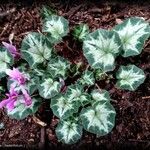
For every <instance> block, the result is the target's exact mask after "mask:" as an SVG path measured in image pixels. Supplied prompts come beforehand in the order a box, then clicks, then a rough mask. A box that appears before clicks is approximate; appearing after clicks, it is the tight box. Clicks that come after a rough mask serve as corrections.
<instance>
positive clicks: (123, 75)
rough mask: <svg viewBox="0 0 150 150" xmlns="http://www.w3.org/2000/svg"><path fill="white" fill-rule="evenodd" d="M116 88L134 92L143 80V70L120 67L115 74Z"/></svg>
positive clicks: (132, 66)
mask: <svg viewBox="0 0 150 150" xmlns="http://www.w3.org/2000/svg"><path fill="white" fill-rule="evenodd" d="M116 77H117V79H118V82H117V84H116V86H117V87H119V88H121V89H125V90H130V91H135V90H136V89H137V87H138V86H140V85H141V84H142V83H143V82H144V80H145V74H144V72H143V70H141V69H140V68H138V67H136V66H135V65H128V66H121V67H120V68H119V70H118V72H117V74H116Z"/></svg>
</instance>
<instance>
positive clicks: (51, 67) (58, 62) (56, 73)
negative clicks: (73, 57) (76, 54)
mask: <svg viewBox="0 0 150 150" xmlns="http://www.w3.org/2000/svg"><path fill="white" fill-rule="evenodd" d="M69 68H70V64H69V62H68V61H67V60H66V59H64V58H62V57H59V56H58V57H57V58H53V59H51V60H50V61H49V63H48V69H47V70H48V72H49V73H50V74H51V75H52V77H62V78H63V79H65V78H66V76H67V70H68V69H69Z"/></svg>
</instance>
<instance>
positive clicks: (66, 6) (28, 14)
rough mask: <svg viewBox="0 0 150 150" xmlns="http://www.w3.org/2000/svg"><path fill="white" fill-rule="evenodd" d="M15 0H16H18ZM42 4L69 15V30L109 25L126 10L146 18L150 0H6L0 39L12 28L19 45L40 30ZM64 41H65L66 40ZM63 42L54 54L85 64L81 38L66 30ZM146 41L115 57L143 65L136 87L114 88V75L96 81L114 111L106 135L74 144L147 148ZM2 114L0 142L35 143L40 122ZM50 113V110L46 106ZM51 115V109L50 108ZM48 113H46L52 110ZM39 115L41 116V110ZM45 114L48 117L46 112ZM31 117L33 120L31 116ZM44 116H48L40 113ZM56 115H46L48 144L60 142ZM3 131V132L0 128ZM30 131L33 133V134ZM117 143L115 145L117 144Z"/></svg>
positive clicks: (149, 82)
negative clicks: (133, 53)
mask: <svg viewBox="0 0 150 150" xmlns="http://www.w3.org/2000/svg"><path fill="white" fill-rule="evenodd" d="M16 2H17V3H16ZM43 4H46V5H49V6H50V7H52V8H53V9H56V10H57V11H58V14H59V15H62V16H64V17H65V18H67V19H69V22H70V30H71V29H72V28H73V27H74V26H75V25H76V24H79V23H81V22H83V23H87V24H88V25H89V27H90V29H91V31H92V30H95V29H97V28H104V29H111V28H112V27H113V26H114V25H116V24H117V23H119V22H120V21H121V20H124V19H125V18H128V17H130V16H139V17H144V18H145V19H146V20H147V21H149V22H150V13H149V12H150V2H143V1H136V2H133V1H131V2H130V1H127V2H114V1H113V2H109V1H107V2H103V1H98V0H97V2H95V1H92V0H91V1H90V0H89V1H86V0H64V1H63V0H61V1H59V0H51V2H50V1H48V0H45V1H44V0H43V1H42V0H41V1H40V0H39V1H38V0H37V1H34V2H33V4H32V3H31V1H30V0H29V2H28V1H25V2H23V1H21V2H18V1H17V0H16V1H15V0H14V1H11V2H10V1H9V2H8V1H4V2H0V14H1V13H2V12H6V11H10V10H11V11H13V12H11V13H10V14H9V12H7V13H8V14H5V13H3V15H0V42H2V41H8V37H9V35H10V34H11V33H14V43H15V44H16V45H17V47H18V48H20V43H21V40H22V39H23V37H24V36H25V35H26V34H27V33H28V32H30V31H40V30H41V21H40V13H39V11H40V9H41V8H42V5H43ZM64 43H65V44H64ZM64 43H63V44H59V45H58V46H57V47H56V48H57V51H58V54H60V55H62V56H64V57H65V58H67V59H68V60H70V61H71V62H78V61H81V62H83V63H85V64H86V60H85V58H84V57H83V54H82V47H81V44H80V43H77V42H76V41H74V40H73V37H72V36H71V35H69V36H68V37H66V38H65V39H64ZM149 54H150V44H149V41H148V42H147V43H146V44H145V49H144V50H143V52H142V54H141V55H139V56H136V57H131V58H128V59H124V58H118V59H117V64H118V65H117V67H118V66H119V65H120V64H122V65H125V64H127V63H133V64H135V65H137V66H139V67H141V68H143V70H144V71H145V74H146V75H147V78H146V80H145V83H144V84H143V85H141V86H140V87H139V88H138V90H136V91H135V92H128V91H123V90H118V89H116V88H114V81H113V80H112V81H110V83H109V84H106V83H104V84H103V86H101V83H98V84H99V86H100V87H101V88H105V89H106V90H108V91H110V93H111V97H112V99H113V101H112V104H113V106H114V107H115V109H116V111H117V117H116V126H115V127H114V129H113V131H112V132H111V133H110V134H108V135H107V136H104V137H100V138H96V137H95V136H94V135H92V134H89V133H86V132H85V133H84V135H83V138H82V139H81V140H80V141H79V142H78V143H77V144H76V145H73V146H72V148H82V149H83V148H84V147H87V145H90V146H93V145H97V146H98V145H101V148H107V149H115V148H116V147H117V146H118V147H120V145H124V146H127V147H129V148H130V147H131V146H135V148H139V149H150V55H149ZM1 113H2V115H0V119H1V121H2V122H4V123H5V125H6V126H5V129H4V131H0V143H2V144H22V143H23V144H31V145H32V144H38V142H39V141H40V128H39V126H38V125H36V124H35V123H34V122H33V120H32V118H31V117H28V118H27V119H25V120H23V121H15V120H11V119H9V118H8V117H7V116H6V115H3V112H1ZM49 114H51V112H49ZM51 115H52V114H51ZM51 115H50V116H51ZM39 117H40V116H39ZM47 117H49V116H48V115H47ZM29 120H30V121H31V122H29ZM44 121H45V122H46V121H47V120H46V119H44ZM57 121H58V120H57V119H56V118H55V117H53V118H50V119H48V121H47V122H46V123H47V126H46V137H47V138H46V140H47V142H46V143H47V144H48V145H50V146H57V147H60V146H61V145H62V144H60V143H59V142H58V141H57V139H56V136H55V132H54V129H55V126H56V124H57ZM1 133H2V134H1ZM31 134H32V136H31ZM116 144H117V146H116Z"/></svg>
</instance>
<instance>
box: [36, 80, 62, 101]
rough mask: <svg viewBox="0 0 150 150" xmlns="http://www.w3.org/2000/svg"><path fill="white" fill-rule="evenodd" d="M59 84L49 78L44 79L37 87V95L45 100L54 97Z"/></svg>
mask: <svg viewBox="0 0 150 150" xmlns="http://www.w3.org/2000/svg"><path fill="white" fill-rule="evenodd" d="M60 88H61V84H60V83H59V82H57V81H54V80H53V79H51V78H47V79H44V81H43V82H42V83H41V84H40V85H39V88H38V89H39V94H40V96H42V97H43V98H45V99H49V98H52V97H54V96H55V95H56V94H58V93H59V92H60Z"/></svg>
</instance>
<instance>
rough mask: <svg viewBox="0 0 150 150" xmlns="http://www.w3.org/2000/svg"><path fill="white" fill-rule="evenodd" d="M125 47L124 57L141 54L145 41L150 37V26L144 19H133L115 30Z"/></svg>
mask: <svg viewBox="0 0 150 150" xmlns="http://www.w3.org/2000/svg"><path fill="white" fill-rule="evenodd" d="M114 31H116V32H117V33H118V34H119V36H120V39H121V41H122V45H123V53H122V56H123V57H128V56H134V55H138V54H140V53H141V51H142V49H143V46H144V43H145V41H146V40H147V39H148V37H149V36H150V26H149V24H148V22H146V21H144V20H143V19H142V18H138V17H132V18H129V19H127V20H125V21H124V22H123V23H121V24H119V25H117V26H116V27H115V28H114Z"/></svg>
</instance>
